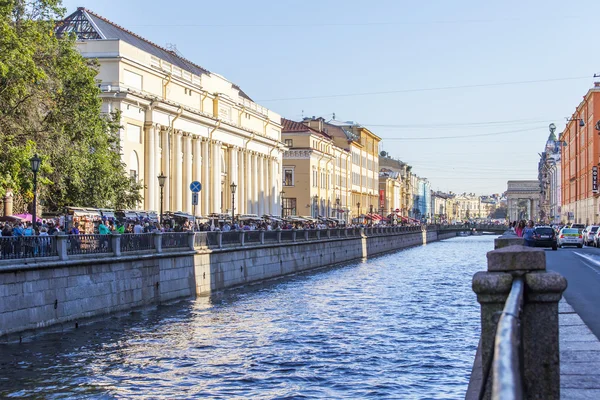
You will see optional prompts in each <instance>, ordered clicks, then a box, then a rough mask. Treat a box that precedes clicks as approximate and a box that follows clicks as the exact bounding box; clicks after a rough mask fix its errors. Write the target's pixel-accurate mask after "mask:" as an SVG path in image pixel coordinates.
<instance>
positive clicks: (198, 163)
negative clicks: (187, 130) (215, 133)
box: [192, 136, 204, 214]
mask: <svg viewBox="0 0 600 400" xmlns="http://www.w3.org/2000/svg"><path fill="white" fill-rule="evenodd" d="M192 162H193V164H194V173H193V178H192V179H193V180H194V181H198V182H202V139H200V137H198V136H196V137H195V138H194V157H193V161H192ZM202 189H203V190H201V191H200V193H198V205H197V206H196V214H202V211H201V210H202V203H203V201H202V192H203V191H204V187H203V188H202Z"/></svg>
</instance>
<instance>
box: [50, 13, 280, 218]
mask: <svg viewBox="0 0 600 400" xmlns="http://www.w3.org/2000/svg"><path fill="white" fill-rule="evenodd" d="M70 33H72V34H75V35H76V37H77V47H78V49H79V51H80V53H81V54H82V55H83V56H84V57H86V58H93V59H97V60H98V62H99V64H100V68H99V74H98V77H97V78H98V86H99V88H100V91H101V95H100V96H101V98H102V100H103V111H104V112H106V113H112V112H114V111H117V110H118V111H120V112H121V125H122V126H123V128H122V130H121V132H120V134H121V148H122V160H123V162H124V163H125V165H126V168H127V171H128V172H129V173H130V175H131V176H132V177H134V178H136V179H139V180H140V181H141V183H143V185H144V187H145V188H144V193H143V197H144V203H143V204H140V205H139V207H140V208H143V209H147V210H155V211H158V210H159V209H160V208H161V207H160V206H161V200H160V199H161V196H160V192H161V188H160V187H159V183H158V179H157V177H158V176H159V175H160V174H161V173H162V174H164V175H165V176H166V182H165V185H164V188H163V190H162V192H163V194H164V195H163V200H162V206H163V209H164V210H165V211H166V210H171V211H184V212H188V213H192V212H193V211H195V213H196V214H197V215H199V214H202V215H208V214H211V213H224V212H229V210H231V208H232V207H235V210H236V211H237V212H238V213H253V214H259V215H260V214H278V213H279V212H278V211H279V210H280V207H281V205H280V194H279V193H280V191H281V174H282V172H281V166H282V156H283V151H284V149H285V147H284V146H283V144H282V142H281V124H280V123H281V118H280V116H279V115H278V114H276V113H274V112H273V111H271V110H268V109H267V108H265V107H263V106H260V105H258V104H256V103H255V102H253V101H252V100H251V98H250V97H249V96H248V95H247V94H246V93H244V92H243V91H242V90H241V89H240V87H239V86H237V85H235V84H233V83H231V82H230V81H228V80H227V79H225V78H223V77H222V76H220V75H218V74H215V73H211V72H210V71H208V70H206V69H204V68H202V67H200V66H198V65H197V64H195V63H193V62H191V61H189V60H187V59H185V58H183V57H182V56H181V55H180V54H179V53H178V52H177V51H176V50H168V49H165V48H163V47H160V46H158V45H156V44H154V43H152V42H150V41H148V40H146V39H144V38H141V37H140V36H138V35H136V34H134V33H132V32H130V31H128V30H126V29H124V28H122V27H120V26H118V25H116V24H114V23H112V22H110V21H108V20H106V19H105V18H103V17H101V16H99V15H96V14H94V13H92V12H91V11H89V10H86V9H84V8H79V9H78V10H77V11H76V12H75V13H73V14H71V15H70V16H68V17H67V18H66V19H65V20H64V21H63V22H62V24H61V25H60V26H59V28H57V34H59V35H63V34H70ZM193 181H199V182H200V183H201V184H202V190H201V192H200V193H199V196H198V198H199V199H198V205H197V207H196V209H195V210H194V207H193V205H192V193H191V191H190V188H189V186H190V183H191V182H193ZM232 184H235V185H236V187H237V190H236V193H235V196H233V193H232Z"/></svg>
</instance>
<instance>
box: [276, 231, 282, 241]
mask: <svg viewBox="0 0 600 400" xmlns="http://www.w3.org/2000/svg"><path fill="white" fill-rule="evenodd" d="M275 230H276V231H277V243H281V228H277V229H275Z"/></svg>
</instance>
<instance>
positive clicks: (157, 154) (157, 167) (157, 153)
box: [152, 124, 162, 213]
mask: <svg viewBox="0 0 600 400" xmlns="http://www.w3.org/2000/svg"><path fill="white" fill-rule="evenodd" d="M159 132H160V126H159V125H158V124H156V125H154V160H153V161H152V162H153V163H154V182H156V183H155V185H154V194H153V197H152V198H153V199H154V208H153V210H155V211H156V212H157V213H158V212H159V211H160V187H159V185H158V175H160V173H161V172H162V164H161V158H162V152H161V149H160V146H161V144H160V139H161V138H160V136H159Z"/></svg>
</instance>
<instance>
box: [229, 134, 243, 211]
mask: <svg viewBox="0 0 600 400" xmlns="http://www.w3.org/2000/svg"><path fill="white" fill-rule="evenodd" d="M237 157H238V149H237V147H235V146H234V147H232V148H230V149H229V184H230V185H231V183H232V182H234V183H235V184H236V185H237V187H238V189H239V187H240V180H239V177H238V170H237V166H238V164H237V161H238V160H237ZM229 194H230V195H231V193H229ZM239 196H240V192H239V191H237V190H236V192H235V200H234V201H235V203H234V204H233V206H234V207H235V213H236V214H239V213H240V210H239V207H238V204H240V198H239Z"/></svg>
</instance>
